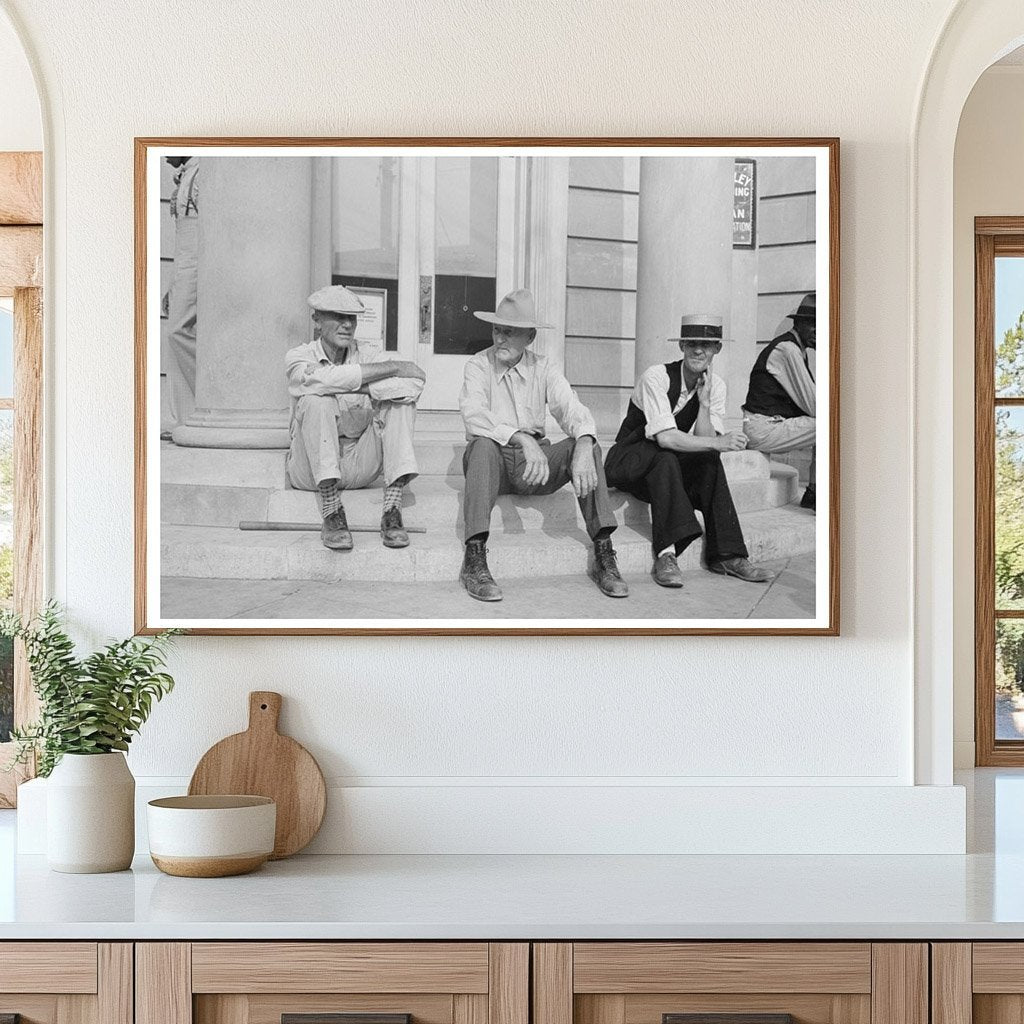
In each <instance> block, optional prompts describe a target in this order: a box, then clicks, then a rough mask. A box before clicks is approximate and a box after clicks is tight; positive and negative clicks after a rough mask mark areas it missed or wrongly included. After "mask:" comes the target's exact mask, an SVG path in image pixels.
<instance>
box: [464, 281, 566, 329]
mask: <svg viewBox="0 0 1024 1024" xmlns="http://www.w3.org/2000/svg"><path fill="white" fill-rule="evenodd" d="M473 316H475V317H476V318H477V320H483V321H485V322H486V323H489V324H497V325H498V326H499V327H524V328H532V329H534V330H536V329H537V328H538V327H545V328H551V327H552V326H553V325H552V324H542V323H538V322H537V306H536V303H534V301H533V292H531V291H530V290H529V289H528V288H518V289H517V290H516V291H514V292H509V293H508V295H506V296H505V298H503V299H502V300H501V302H499V303H498V308H497V309H496V310H495V311H494V312H493V313H487V312H485V311H483V310H476V311H474V313H473Z"/></svg>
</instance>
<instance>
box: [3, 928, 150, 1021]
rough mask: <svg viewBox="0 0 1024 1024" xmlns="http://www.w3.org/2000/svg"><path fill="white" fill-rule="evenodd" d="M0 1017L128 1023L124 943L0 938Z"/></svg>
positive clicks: (128, 964) (128, 958)
mask: <svg viewBox="0 0 1024 1024" xmlns="http://www.w3.org/2000/svg"><path fill="white" fill-rule="evenodd" d="M0 1018H4V1019H8V1018H9V1019H10V1021H11V1024H13V1022H14V1021H19V1022H20V1024H132V946H131V943H129V942H101V943H96V942H0Z"/></svg>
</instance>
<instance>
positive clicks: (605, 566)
mask: <svg viewBox="0 0 1024 1024" xmlns="http://www.w3.org/2000/svg"><path fill="white" fill-rule="evenodd" d="M588 575H589V576H590V578H591V579H592V580H593V581H594V582H595V583H596V584H597V586H598V589H599V590H600V591H601V593H602V594H605V595H607V596H608V597H629V586H628V585H627V584H626V581H625V580H624V579H623V578H622V576H621V575H619V563H618V561H617V560H616V558H615V548H613V547H612V540H611V537H602V538H601V539H600V540H595V541H594V561H593V564H592V565H591V567H590V572H589V574H588Z"/></svg>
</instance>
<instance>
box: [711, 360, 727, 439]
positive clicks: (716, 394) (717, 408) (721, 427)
mask: <svg viewBox="0 0 1024 1024" xmlns="http://www.w3.org/2000/svg"><path fill="white" fill-rule="evenodd" d="M727 394H728V389H727V388H726V386H725V381H724V380H722V378H721V377H719V376H718V374H717V373H713V374H712V375H711V405H710V407H709V409H708V414H709V416H710V417H711V426H713V427H714V428H715V433H716V434H724V433H725V400H726V395H727Z"/></svg>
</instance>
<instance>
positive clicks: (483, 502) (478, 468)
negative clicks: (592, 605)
mask: <svg viewBox="0 0 1024 1024" xmlns="http://www.w3.org/2000/svg"><path fill="white" fill-rule="evenodd" d="M541 448H542V449H543V451H544V454H545V455H546V456H547V459H548V467H549V469H550V473H549V474H548V482H547V483H546V484H543V485H531V484H528V483H526V481H525V480H523V472H524V471H525V469H526V459H525V457H524V456H523V450H522V449H521V448H516V447H513V446H512V445H500V444H498V442H497V441H492V440H491V439H490V438H489V437H474V438H473V439H472V440H471V441H470V442H469V444H468V445H467V446H466V451H465V454H464V455H463V456H462V469H463V472H464V473H465V474H466V493H465V499H464V502H465V518H466V537H467V539H468V538H469V537H474V536H476V534H478V533H487V532H488V531H489V530H490V528H491V511H492V510H493V509H494V503H495V502H496V501H497V500H498V495H499V494H553V493H554V492H555V491H557V490H558V489H559V488H560V487H564V486H565V485H566V484H567V483H569V482H570V481H571V480H572V471H571V470H572V455H573V452H574V451H575V450H576V442H575V440H574V439H573V438H571V437H567V438H566V439H565V440H564V441H559V442H558V443H557V444H551V443H550V442H549V441H547V440H544V441H541ZM594 465H595V467H596V468H597V487H596V488H594V490H592V491H591V492H590V494H588V495H587V496H586V497H585V498H580V499H579V503H580V510H581V511H582V512H583V519H584V521H585V522H586V524H587V533H589V534H590V537H591V539H593V538H594V537H596V536H597V534H598V533H599V532H600V531H601V530H614V529H615V527H616V525H617V524H616V521H615V516H614V515H613V514H612V508H611V503H610V502H609V500H608V485H607V483H605V479H604V466H603V465H602V463H601V450H600V448H599V447H598V445H597V443H596V442H595V444H594Z"/></svg>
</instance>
